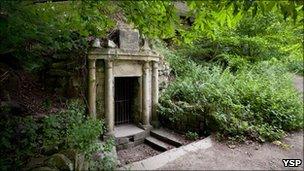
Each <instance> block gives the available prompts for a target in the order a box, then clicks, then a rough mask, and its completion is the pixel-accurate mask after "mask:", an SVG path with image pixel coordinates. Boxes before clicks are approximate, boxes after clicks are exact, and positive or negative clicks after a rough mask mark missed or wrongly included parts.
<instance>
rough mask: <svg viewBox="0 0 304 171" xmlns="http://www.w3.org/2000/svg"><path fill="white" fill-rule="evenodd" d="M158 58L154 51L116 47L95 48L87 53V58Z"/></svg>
mask: <svg viewBox="0 0 304 171" xmlns="http://www.w3.org/2000/svg"><path fill="white" fill-rule="evenodd" d="M160 58H161V56H160V55H159V54H157V53H156V52H154V51H139V52H126V51H123V50H121V49H117V48H115V49H114V48H112V49H95V50H94V51H91V52H90V53H89V59H112V60H144V61H159V59H160Z"/></svg>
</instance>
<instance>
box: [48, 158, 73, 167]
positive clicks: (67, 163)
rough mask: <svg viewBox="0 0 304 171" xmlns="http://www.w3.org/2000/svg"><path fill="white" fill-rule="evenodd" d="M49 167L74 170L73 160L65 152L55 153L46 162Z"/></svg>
mask: <svg viewBox="0 0 304 171" xmlns="http://www.w3.org/2000/svg"><path fill="white" fill-rule="evenodd" d="M46 164H47V165H48V166H49V167H52V168H57V169H60V170H73V168H74V167H73V163H72V161H71V160H70V159H69V158H67V157H66V156H65V155H63V154H54V155H52V156H51V157H50V158H49V159H48V160H47V162H46Z"/></svg>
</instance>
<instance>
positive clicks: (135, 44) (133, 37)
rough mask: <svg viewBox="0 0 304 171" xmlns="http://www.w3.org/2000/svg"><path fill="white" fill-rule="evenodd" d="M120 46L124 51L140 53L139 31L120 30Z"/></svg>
mask: <svg viewBox="0 0 304 171" xmlns="http://www.w3.org/2000/svg"><path fill="white" fill-rule="evenodd" d="M119 45H120V48H121V49H122V50H126V51H132V52H134V51H139V32H138V30H131V29H121V30H119Z"/></svg>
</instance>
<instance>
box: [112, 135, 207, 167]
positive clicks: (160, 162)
mask: <svg viewBox="0 0 304 171" xmlns="http://www.w3.org/2000/svg"><path fill="white" fill-rule="evenodd" d="M211 146H212V140H211V138H210V136H208V137H207V138H204V139H202V140H200V141H197V142H193V143H190V144H188V145H185V146H181V147H179V148H173V149H171V150H169V151H166V152H163V153H161V154H159V155H157V156H153V157H151V158H147V159H144V160H141V161H138V162H134V163H131V164H128V165H125V166H123V167H120V168H118V170H156V169H158V168H161V167H163V166H164V165H166V164H167V163H169V162H171V161H174V160H176V159H177V158H179V157H181V156H183V155H186V154H187V153H190V152H195V151H199V150H204V149H208V148H210V147H211Z"/></svg>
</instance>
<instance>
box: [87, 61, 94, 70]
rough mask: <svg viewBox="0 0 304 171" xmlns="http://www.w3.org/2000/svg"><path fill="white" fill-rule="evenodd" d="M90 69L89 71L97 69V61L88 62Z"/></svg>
mask: <svg viewBox="0 0 304 171" xmlns="http://www.w3.org/2000/svg"><path fill="white" fill-rule="evenodd" d="M88 64H89V65H88V68H89V69H95V68H96V59H89V60H88Z"/></svg>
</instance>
